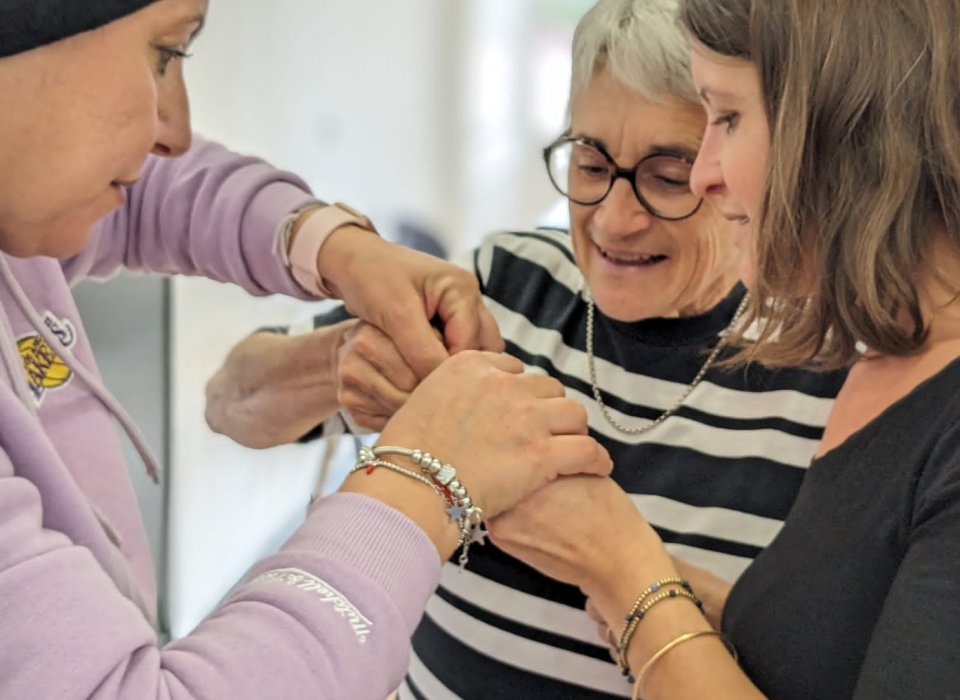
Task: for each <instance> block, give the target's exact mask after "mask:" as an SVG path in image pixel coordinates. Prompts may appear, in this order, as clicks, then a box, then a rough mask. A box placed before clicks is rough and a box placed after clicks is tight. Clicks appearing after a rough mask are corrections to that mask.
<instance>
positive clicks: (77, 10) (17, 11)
mask: <svg viewBox="0 0 960 700" xmlns="http://www.w3.org/2000/svg"><path fill="white" fill-rule="evenodd" d="M153 2H156V0H0V58H2V57H3V56H11V55H13V54H15V53H20V52H21V51H27V50H28V49H33V48H36V47H38V46H43V45H44V44H49V43H52V42H54V41H58V40H60V39H66V38H67V37H68V36H73V35H74V34H79V33H80V32H85V31H88V30H90V29H96V28H97V27H101V26H103V25H104V24H107V23H108V22H112V21H113V20H115V19H120V18H121V17H123V16H124V15H129V14H130V13H132V12H136V11H137V10H139V9H142V8H144V7H146V6H147V5H150V4H152V3H153Z"/></svg>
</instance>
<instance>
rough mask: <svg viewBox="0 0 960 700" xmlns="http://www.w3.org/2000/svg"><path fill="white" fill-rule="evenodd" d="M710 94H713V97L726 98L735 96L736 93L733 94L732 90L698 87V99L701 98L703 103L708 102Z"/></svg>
mask: <svg viewBox="0 0 960 700" xmlns="http://www.w3.org/2000/svg"><path fill="white" fill-rule="evenodd" d="M710 95H714V96H715V97H726V98H727V99H730V98H734V97H736V95H734V94H733V93H732V92H724V91H722V90H712V89H710V88H707V87H702V88H700V99H701V100H703V101H704V103H706V104H710Z"/></svg>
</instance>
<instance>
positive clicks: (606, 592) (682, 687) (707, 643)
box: [584, 547, 763, 700]
mask: <svg viewBox="0 0 960 700" xmlns="http://www.w3.org/2000/svg"><path fill="white" fill-rule="evenodd" d="M650 550H651V548H650V547H647V548H643V549H641V548H638V549H636V551H634V552H633V553H632V554H630V553H629V552H627V553H626V554H627V556H626V557H625V560H624V562H623V563H622V564H621V565H620V566H619V567H618V571H619V573H617V574H616V575H609V574H608V575H605V576H604V577H603V578H602V579H599V580H597V581H596V583H592V584H587V588H585V589H584V590H585V592H586V593H587V594H588V595H589V596H590V599H591V600H592V601H593V604H594V606H595V607H596V609H597V611H598V612H599V613H600V614H601V615H602V616H603V618H604V620H606V622H607V624H608V626H609V627H610V629H611V630H612V631H613V633H614V635H616V637H617V638H618V639H619V637H620V635H621V634H622V633H623V630H624V628H625V627H626V624H627V623H626V621H625V617H626V614H627V612H629V611H630V609H631V608H632V606H633V604H634V601H636V599H637V597H638V595H639V594H640V593H641V592H642V591H644V590H645V589H647V587H648V586H650V584H652V583H653V582H655V581H659V580H661V579H664V578H674V577H676V578H684V579H686V578H687V575H688V574H692V578H690V579H688V580H689V581H690V583H691V588H692V589H693V591H694V593H695V594H696V595H697V597H700V596H701V589H700V588H698V583H699V584H701V585H702V584H706V585H705V587H704V588H703V591H704V595H706V596H707V597H708V599H711V603H710V605H711V607H713V606H714V605H716V600H717V599H718V598H717V597H718V596H719V595H723V594H722V587H721V586H719V585H717V584H718V582H719V581H720V580H719V579H715V577H712V576H711V577H710V578H704V577H702V576H699V575H698V573H699V572H701V571H702V570H700V569H697V567H691V566H690V565H683V564H682V565H681V566H680V567H677V566H676V564H675V560H672V559H671V558H670V557H669V556H668V555H667V553H666V551H665V550H663V549H662V547H660V548H657V549H656V550H655V551H653V552H652V553H651V551H650ZM628 561H629V562H632V564H627V563H626V562H628ZM704 573H706V572H704ZM708 576H709V574H708ZM712 579H715V580H712ZM704 607H705V610H704V612H705V613H707V615H709V610H708V609H707V606H706V604H705V606H704ZM711 629H712V626H711V622H710V620H709V619H708V617H707V616H705V615H704V614H703V613H701V612H700V611H699V610H698V608H697V607H696V606H695V605H693V603H692V601H690V600H689V599H687V598H684V597H677V598H676V599H668V600H665V601H663V602H661V603H658V604H656V605H654V606H653V607H652V608H650V610H649V611H648V612H647V613H646V614H645V615H644V617H643V619H642V620H641V621H640V623H639V624H638V626H637V628H636V631H635V633H634V634H633V636H632V638H631V640H630V643H629V645H628V651H627V659H628V662H629V665H630V668H631V670H632V672H633V673H634V674H636V673H638V672H639V671H640V669H642V668H643V667H644V664H646V663H647V662H648V661H649V660H650V659H651V658H652V657H653V656H654V654H656V653H657V651H659V650H660V649H662V648H663V647H664V646H665V645H667V644H668V643H670V642H671V641H673V640H675V639H677V638H679V637H681V636H682V635H686V634H688V633H692V632H701V631H704V632H705V631H708V630H711ZM691 669H696V673H691ZM641 691H642V692H641V694H640V696H641V697H643V698H646V700H666V699H668V698H669V700H699V698H704V697H710V698H716V699H717V700H745V699H748V698H762V697H763V696H762V694H761V693H760V692H759V691H758V690H757V689H756V687H755V686H754V685H753V683H751V682H750V679H749V678H747V676H746V675H744V674H743V673H742V672H741V671H740V669H739V667H738V666H737V665H736V662H735V661H734V660H733V658H732V657H731V656H730V653H729V652H728V650H727V649H726V647H725V646H724V644H723V643H722V641H721V640H720V639H719V638H717V637H715V636H712V635H704V636H702V637H697V638H695V639H691V640H689V641H686V642H683V643H681V644H679V645H677V646H676V647H675V648H673V649H671V650H670V651H669V652H667V653H666V654H664V655H663V656H662V657H661V658H660V659H658V660H657V661H656V662H655V663H654V664H653V665H652V666H651V667H650V668H649V669H648V670H647V672H646V673H644V676H643V678H642V680H641Z"/></svg>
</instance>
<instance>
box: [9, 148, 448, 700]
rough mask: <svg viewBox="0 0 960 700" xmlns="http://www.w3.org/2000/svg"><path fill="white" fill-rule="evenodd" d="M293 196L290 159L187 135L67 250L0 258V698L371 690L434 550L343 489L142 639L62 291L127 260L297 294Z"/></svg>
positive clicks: (123, 517)
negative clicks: (175, 630) (291, 258)
mask: <svg viewBox="0 0 960 700" xmlns="http://www.w3.org/2000/svg"><path fill="white" fill-rule="evenodd" d="M311 201H314V200H313V199H312V198H311V197H310V195H309V194H308V193H307V192H306V187H305V186H304V184H303V183H302V182H301V181H300V180H298V179H296V178H295V177H293V176H292V175H290V174H289V173H282V172H278V171H276V170H275V169H273V168H271V167H269V166H268V165H266V164H264V163H262V162H261V161H257V160H254V159H251V158H245V157H240V156H237V155H235V154H232V153H230V152H228V151H226V150H224V149H223V148H221V147H220V146H217V145H215V144H212V143H209V142H204V141H201V140H197V142H196V144H195V145H194V147H193V148H192V149H191V151H190V152H189V153H188V154H187V155H185V156H184V157H182V158H179V159H176V160H170V159H151V160H150V161H149V162H148V164H147V166H146V168H145V170H144V174H143V178H142V179H141V181H140V182H139V183H138V184H137V185H136V186H134V187H133V188H132V191H131V192H130V196H129V199H128V202H127V204H126V205H125V206H124V207H123V208H122V209H121V210H119V211H117V212H115V213H114V214H113V215H111V216H110V217H108V218H107V219H105V220H104V221H102V222H101V223H100V224H99V225H98V226H97V227H96V229H95V231H94V233H93V237H92V239H91V241H90V243H89V245H87V246H86V248H85V249H84V250H83V251H82V252H81V253H80V254H78V255H77V256H75V257H74V258H72V259H70V260H66V261H58V260H54V259H52V258H30V259H14V258H11V257H8V256H2V255H0V360H2V369H3V371H2V372H0V630H2V631H0V698H11V699H20V698H38V699H42V700H48V699H52V698H87V697H90V698H104V699H106V698H124V699H125V700H127V699H134V700H139V699H140V698H211V699H213V698H216V699H230V700H233V699H237V698H343V699H344V700H358V699H363V698H373V699H375V700H383V698H384V697H385V696H386V695H387V694H388V693H389V692H390V691H391V690H392V689H393V688H394V687H396V686H397V685H398V684H399V682H400V680H401V678H402V676H403V673H404V672H405V670H406V667H407V659H408V646H409V637H410V635H411V634H412V632H413V630H414V629H415V627H416V625H417V623H418V621H419V618H420V616H421V614H422V612H423V608H424V605H425V604H426V600H427V597H428V596H429V594H430V592H431V591H432V590H433V589H434V588H435V587H436V585H437V583H438V580H439V560H438V556H437V552H436V549H435V548H434V547H433V545H432V544H431V543H430V541H429V540H428V539H427V537H426V536H425V535H424V533H423V532H422V531H420V530H419V529H418V528H417V527H416V526H415V525H414V523H413V522H412V521H410V520H409V519H407V518H406V517H404V516H403V515H401V514H400V513H399V512H397V511H395V510H393V509H391V508H388V507H386V506H384V505H382V504H380V503H379V502H377V501H375V500H373V499H370V498H367V497H365V496H361V495H357V494H336V495H334V496H331V497H329V498H327V499H325V500H323V501H321V502H320V503H319V504H318V505H316V506H315V507H314V508H313V510H312V511H311V513H310V515H309V516H308V517H307V519H306V522H305V523H304V524H303V526H302V527H301V528H300V529H299V530H298V531H297V532H296V533H294V535H293V536H292V537H291V538H290V540H289V541H288V542H287V543H286V544H285V545H284V547H283V548H282V549H281V550H280V551H279V552H278V553H277V554H275V555H273V556H271V557H268V558H266V559H264V560H263V561H261V562H259V563H258V564H256V565H255V566H254V568H253V569H252V571H251V573H250V575H249V576H248V577H247V578H246V579H245V580H244V581H243V582H241V584H240V585H238V586H237V588H236V589H235V590H234V592H233V593H232V594H231V595H230V596H229V597H228V599H227V600H226V601H225V602H224V604H223V605H221V606H220V607H219V608H218V609H217V610H216V611H214V612H213V613H212V614H211V615H210V617H209V618H208V619H207V620H205V621H204V622H203V623H202V624H201V625H200V626H199V627H198V628H197V629H196V630H195V631H194V632H193V633H192V634H190V635H189V636H187V637H185V638H183V639H180V640H177V641H175V642H172V643H170V644H168V645H166V646H165V647H162V648H159V647H158V646H157V644H156V636H155V630H154V626H153V623H154V617H155V591H156V588H155V583H154V578H153V571H152V567H151V561H150V555H149V552H148V549H147V541H146V538H145V535H144V530H143V525H142V522H141V520H140V516H139V513H138V511H137V506H136V500H135V497H134V492H133V488H132V485H131V482H130V480H129V477H128V475H127V468H126V464H125V462H124V459H123V456H122V453H121V450H120V446H119V442H118V438H117V434H116V423H115V420H114V419H115V417H116V416H115V414H116V413H118V412H119V410H111V409H110V408H109V407H108V404H109V403H110V401H111V398H110V397H109V396H107V395H105V392H104V390H103V389H102V387H100V386H99V374H98V373H97V369H96V364H95V362H94V359H93V357H92V355H91V351H90V345H89V343H88V341H87V338H86V336H85V334H84V331H83V324H82V322H81V320H80V317H79V315H78V313H77V309H76V306H75V305H74V302H73V299H72V297H71V295H70V289H69V287H70V285H71V284H74V283H76V282H78V281H79V280H81V279H82V278H84V277H87V276H97V277H102V276H106V275H109V274H110V273H111V272H113V271H115V270H116V269H117V268H119V267H121V266H125V267H127V268H131V269H134V270H143V271H150V272H162V273H175V272H178V273H184V274H190V275H204V276H206V277H210V278H213V279H216V280H222V281H231V282H234V283H236V284H239V285H240V286H242V287H243V288H244V289H246V290H247V291H249V292H251V293H253V294H269V293H277V292H279V293H285V294H290V295H294V296H300V297H305V295H304V293H303V291H302V290H300V289H299V287H297V286H296V284H295V283H294V282H293V281H292V278H291V277H290V276H289V274H288V273H287V271H286V269H285V268H284V267H283V265H282V263H281V261H280V260H279V258H278V256H277V255H276V252H275V250H274V249H273V248H274V237H275V233H276V230H277V227H278V225H279V222H280V221H281V219H282V218H283V216H284V215H285V214H286V213H288V212H289V211H291V210H293V209H295V208H297V207H299V206H302V205H303V204H306V203H308V202H311ZM4 263H5V264H4ZM117 309H118V312H120V313H122V310H123V307H122V304H118V305H117ZM38 326H43V332H42V333H41V332H39V331H38Z"/></svg>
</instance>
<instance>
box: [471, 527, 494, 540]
mask: <svg viewBox="0 0 960 700" xmlns="http://www.w3.org/2000/svg"><path fill="white" fill-rule="evenodd" d="M489 534H490V533H488V532H487V531H486V530H485V529H484V528H483V526H482V525H478V526H477V527H475V528H473V530H472V531H471V533H470V544H479V545H485V544H486V543H487V535H489Z"/></svg>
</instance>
